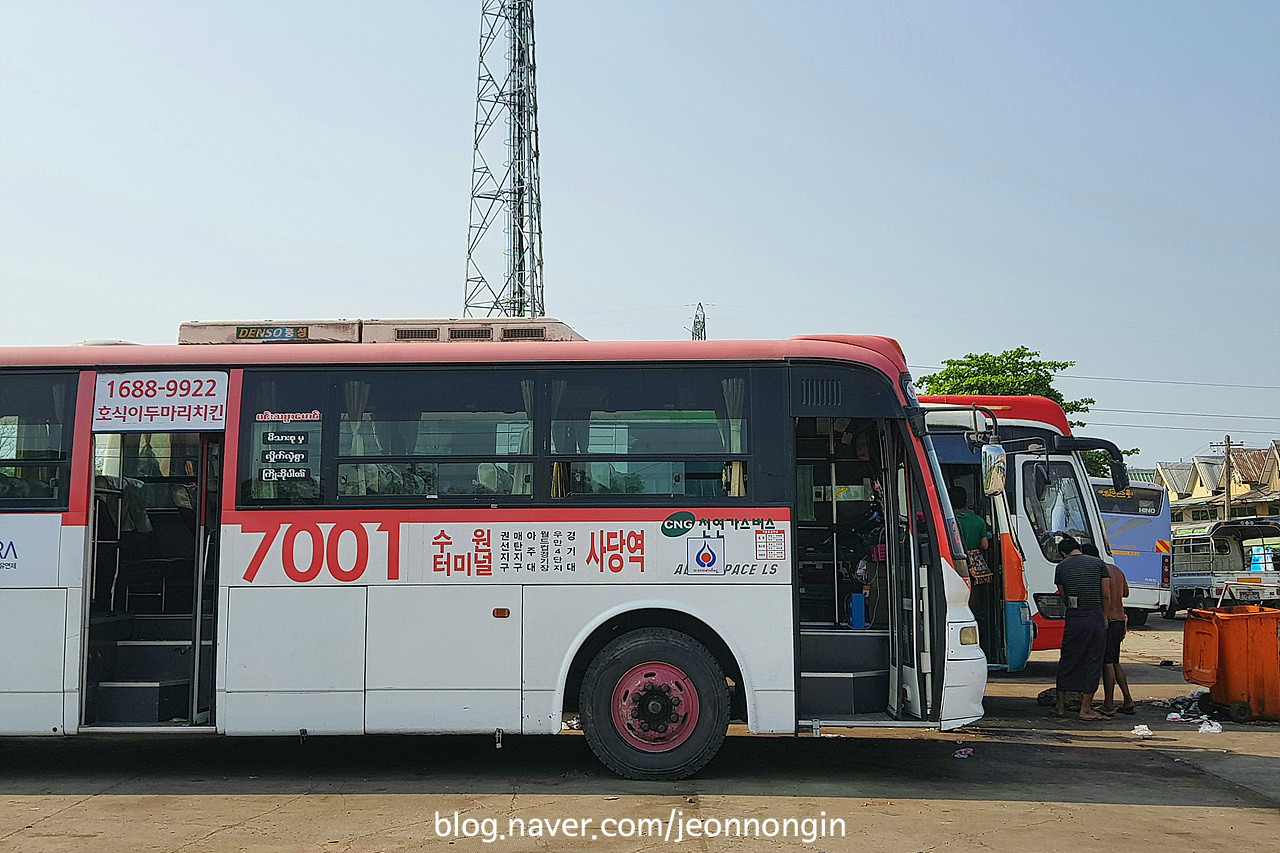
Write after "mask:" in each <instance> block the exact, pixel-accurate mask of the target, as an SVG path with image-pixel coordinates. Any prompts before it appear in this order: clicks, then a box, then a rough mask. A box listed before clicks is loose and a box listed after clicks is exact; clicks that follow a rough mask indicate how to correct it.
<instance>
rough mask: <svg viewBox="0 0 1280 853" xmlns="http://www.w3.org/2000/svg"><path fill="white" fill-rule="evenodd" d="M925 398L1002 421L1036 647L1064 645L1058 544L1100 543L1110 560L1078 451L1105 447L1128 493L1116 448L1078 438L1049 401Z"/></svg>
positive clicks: (1009, 486)
mask: <svg viewBox="0 0 1280 853" xmlns="http://www.w3.org/2000/svg"><path fill="white" fill-rule="evenodd" d="M920 401H921V402H922V403H924V404H925V405H930V404H946V405H951V406H982V407H985V408H987V409H990V410H991V411H992V412H993V413H994V414H995V416H996V417H997V418H999V421H1000V442H1001V444H1002V446H1003V447H1004V448H1005V450H1006V452H1007V454H1008V478H1007V480H1006V486H1005V491H1006V498H1007V504H1008V508H1009V510H1010V511H1011V512H1012V513H1013V514H1014V518H1015V521H1014V524H1015V526H1016V528H1017V533H1018V540H1019V541H1020V542H1023V543H1026V545H1025V548H1024V549H1023V554H1022V556H1023V561H1024V562H1023V574H1024V576H1025V578H1026V588H1027V592H1028V593H1030V599H1031V602H1030V603H1031V606H1032V609H1033V611H1034V612H1033V615H1032V617H1031V618H1032V620H1033V622H1034V623H1035V626H1036V631H1035V638H1034V642H1033V644H1032V648H1033V649H1036V650H1041V649H1057V648H1060V647H1061V646H1062V627H1063V620H1064V618H1065V616H1066V609H1065V607H1064V606H1063V604H1062V602H1061V600H1060V599H1059V596H1058V594H1057V586H1056V585H1055V584H1054V582H1053V575H1054V570H1055V569H1056V568H1057V565H1058V563H1059V562H1061V560H1062V556H1061V555H1060V554H1059V553H1058V542H1059V541H1061V539H1062V537H1063V536H1065V535H1070V536H1071V537H1073V538H1074V539H1076V540H1077V541H1078V542H1088V543H1092V544H1094V545H1096V546H1097V547H1098V550H1099V553H1100V554H1101V555H1102V556H1103V558H1104V559H1107V560H1111V559H1112V558H1111V553H1110V550H1109V547H1108V544H1107V537H1106V527H1105V526H1104V524H1103V519H1102V514H1101V512H1100V511H1099V509H1098V500H1097V495H1096V494H1095V493H1094V489H1093V486H1092V484H1091V483H1090V481H1089V473H1088V470H1087V469H1086V468H1085V466H1084V460H1083V459H1082V458H1081V457H1080V453H1081V451H1084V450H1105V451H1106V452H1107V454H1108V455H1109V456H1110V459H1111V473H1112V478H1113V485H1114V486H1115V488H1116V489H1117V490H1120V491H1123V490H1125V489H1127V488H1128V486H1129V478H1128V475H1127V473H1126V471H1125V467H1124V458H1123V456H1122V455H1121V453H1120V450H1119V448H1117V447H1116V445H1115V444H1113V443H1112V442H1110V441H1106V440H1105V439H1097V438H1083V437H1080V436H1073V435H1072V434H1071V424H1070V423H1069V422H1068V421H1067V416H1066V414H1065V413H1064V412H1063V411H1062V407H1061V406H1059V405H1058V404H1057V403H1056V402H1054V401H1053V400H1050V399H1048V398H1045V397H1031V396H1027V397H1008V396H983V395H969V394H948V395H941V396H923V397H921V398H920Z"/></svg>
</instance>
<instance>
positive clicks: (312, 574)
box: [0, 320, 1087, 779]
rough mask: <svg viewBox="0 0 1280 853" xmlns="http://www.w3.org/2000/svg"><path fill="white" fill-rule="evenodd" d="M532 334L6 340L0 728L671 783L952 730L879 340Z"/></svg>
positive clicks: (949, 630)
mask: <svg viewBox="0 0 1280 853" xmlns="http://www.w3.org/2000/svg"><path fill="white" fill-rule="evenodd" d="M540 322H542V321H536V322H535V321H528V320H526V321H524V323H525V326H526V327H527V328H523V327H521V326H520V324H519V323H515V322H513V321H506V325H505V326H503V327H502V328H501V334H498V333H497V332H495V331H494V327H493V326H492V325H491V324H486V323H485V322H484V321H471V322H468V321H453V322H452V323H451V324H450V323H443V322H442V323H440V324H437V325H436V326H435V327H430V328H429V327H428V326H429V324H427V323H425V321H423V322H420V323H417V324H406V326H405V328H404V329H395V330H394V334H387V335H386V336H384V337H383V338H381V340H384V341H396V340H399V341H402V342H400V343H396V342H383V343H368V342H367V341H368V340H369V338H370V337H374V336H373V335H372V333H371V332H372V331H373V327H372V326H370V330H371V331H370V333H369V334H366V335H363V336H362V335H361V333H360V326H359V324H358V323H357V324H355V326H354V328H355V332H354V339H355V340H357V341H360V340H361V339H362V338H363V341H365V342H352V343H320V342H315V341H317V340H319V339H321V338H322V337H323V336H324V329H323V328H321V324H315V328H314V329H313V328H311V327H310V326H309V324H307V323H296V324H287V325H286V324H257V325H252V324H250V325H244V326H238V327H237V326H228V327H226V329H225V333H226V334H225V336H223V337H220V336H219V332H218V330H217V329H216V328H212V327H208V326H206V327H203V328H201V329H199V330H196V331H198V332H199V335H196V334H195V333H194V332H193V333H192V334H191V335H190V336H189V337H190V338H191V339H199V340H220V339H221V340H226V341H243V342H244V343H222V344H218V343H211V344H204V345H181V344H180V345H174V346H93V345H86V346H71V347H60V348H13V349H0V649H3V654H0V734H10V735H37V734H44V735H72V734H76V733H88V732H119V731H127V732H132V733H144V732H145V733H156V734H161V733H166V732H177V731H191V730H205V731H208V732H217V733H222V734H226V735H269V734H286V735H289V734H291V735H298V734H299V733H302V734H313V735H322V734H352V733H361V732H414V733H467V732H470V733H477V732H484V733H491V734H496V735H497V737H498V738H499V739H500V738H501V736H502V733H504V732H507V733H524V734H553V733H557V732H560V731H561V730H562V728H563V727H565V726H566V723H568V722H571V721H572V720H573V719H575V718H577V719H578V720H580V724H581V727H582V729H583V730H584V732H585V734H586V737H587V739H588V741H589V743H590V745H591V748H592V749H593V750H594V751H595V753H596V755H598V756H599V757H600V759H601V760H602V761H603V762H604V763H605V764H606V765H608V766H609V767H610V768H612V769H613V770H615V771H616V772H618V773H620V774H622V775H625V776H628V777H632V778H648V779H673V778H680V777H683V776H686V775H689V774H691V773H693V772H695V771H697V770H698V769H699V768H700V767H702V766H703V765H704V764H705V763H706V762H707V761H708V760H710V759H711V757H712V756H713V755H714V754H715V752H716V750H717V749H718V748H719V746H720V744H721V742H722V740H723V738H724V737H725V734H726V729H727V726H728V725H729V723H730V721H742V722H745V724H746V726H747V727H748V729H749V730H750V731H751V732H756V733H787V734H794V733H800V732H809V731H813V732H815V733H816V732H817V731H818V729H819V728H820V727H821V726H823V725H826V726H920V727H934V728H938V727H941V728H943V729H950V728H954V727H956V726H960V725H963V724H965V723H968V722H971V721H973V720H976V719H978V718H979V717H980V716H981V714H982V695H983V690H984V687H985V681H986V670H987V662H986V660H985V658H984V656H983V653H982V651H981V649H980V647H979V645H978V637H977V629H976V627H975V623H974V620H973V616H972V614H971V613H970V611H969V609H968V606H967V604H966V602H967V600H968V593H969V591H968V588H967V586H966V581H965V578H964V576H963V573H964V572H965V567H964V559H963V553H962V551H961V549H960V546H959V544H958V541H957V537H954V536H951V535H949V533H948V531H953V530H954V527H955V525H954V520H953V519H952V518H951V516H950V509H949V507H948V502H947V500H946V499H945V497H946V496H945V494H942V495H941V496H940V494H939V484H940V482H941V478H940V475H939V472H938V467H937V463H936V459H935V458H934V456H933V454H932V451H931V440H930V439H929V437H928V436H927V435H926V434H925V433H924V429H923V423H924V419H923V416H922V415H920V409H919V407H918V404H917V402H916V400H915V397H914V392H913V391H912V389H911V385H910V377H909V375H908V372H907V368H906V362H905V359H904V358H903V355H902V353H901V350H900V349H899V347H898V346H897V344H896V343H895V342H893V341H891V340H889V339H887V338H880V337H848V336H824V337H805V338H795V339H792V340H787V341H751V342H679V343H659V342H648V343H636V342H627V343H593V342H587V341H583V340H580V339H578V340H572V339H569V340H539V338H549V337H552V335H550V334H548V333H547V327H546V324H545V323H544V324H543V325H541V326H539V325H538V324H539V323H540ZM330 325H332V324H330ZM382 325H383V326H386V325H388V324H385V323H384V324H382ZM431 328H434V329H435V331H434V333H432V332H431ZM382 331H383V332H385V331H386V329H385V328H384V329H382ZM401 332H404V333H403V334H402V333H401ZM485 337H490V338H494V339H493V340H490V341H488V342H483V341H479V342H477V341H476V339H481V338H485ZM565 337H570V338H572V337H576V336H572V335H568V336H565ZM277 341H290V342H289V343H281V342H277ZM461 341H468V342H465V343H464V342H461ZM1086 492H1087V490H1086ZM940 498H941V499H940Z"/></svg>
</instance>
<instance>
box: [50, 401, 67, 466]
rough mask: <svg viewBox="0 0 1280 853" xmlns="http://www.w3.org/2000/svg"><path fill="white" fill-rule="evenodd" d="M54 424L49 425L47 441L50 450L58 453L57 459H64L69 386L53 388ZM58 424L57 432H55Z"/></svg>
mask: <svg viewBox="0 0 1280 853" xmlns="http://www.w3.org/2000/svg"><path fill="white" fill-rule="evenodd" d="M51 390H52V391H53V421H54V422H53V423H51V424H49V425H48V433H47V436H46V440H47V442H48V447H49V449H50V450H55V451H57V452H58V455H57V457H56V458H58V459H63V458H65V456H66V454H65V452H64V448H63V447H62V433H63V430H64V429H65V428H66V423H67V386H66V385H64V384H63V383H61V382H57V383H54V386H53V388H52V389H51ZM55 424H56V431H55Z"/></svg>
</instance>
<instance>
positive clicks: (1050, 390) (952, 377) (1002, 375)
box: [919, 347, 1138, 477]
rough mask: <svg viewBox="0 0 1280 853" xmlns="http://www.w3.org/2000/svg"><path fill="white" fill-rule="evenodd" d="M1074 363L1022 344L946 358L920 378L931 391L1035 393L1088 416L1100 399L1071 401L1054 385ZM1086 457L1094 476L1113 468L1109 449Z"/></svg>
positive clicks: (1068, 410)
mask: <svg viewBox="0 0 1280 853" xmlns="http://www.w3.org/2000/svg"><path fill="white" fill-rule="evenodd" d="M1074 366H1075V362H1074V361H1048V360H1046V359H1043V358H1041V357H1040V353H1039V351H1037V350H1032V349H1028V348H1027V347H1018V348H1017V349H1011V350H1005V351H1004V352H1002V353H995V354H993V353H989V352H984V353H982V354H981V355H978V354H975V353H969V354H968V355H966V356H965V357H964V358H949V359H946V360H945V361H943V362H942V370H940V371H938V372H937V373H933V374H930V375H929V376H921V377H920V380H919V381H920V385H921V387H923V388H924V390H925V392H926V393H928V394H1000V395H1010V396H1019V397H1021V396H1027V395H1035V396H1037V397H1048V398H1049V399H1050V400H1053V401H1054V402H1055V403H1057V404H1058V405H1059V406H1061V407H1062V411H1064V412H1066V413H1067V415H1068V416H1070V415H1084V414H1088V412H1089V407H1090V406H1092V405H1093V404H1094V403H1095V402H1097V401H1096V400H1094V399H1093V398H1092V397H1082V398H1080V399H1079V400H1068V399H1067V398H1066V397H1064V396H1063V395H1062V392H1061V391H1059V390H1058V389H1057V388H1055V387H1054V386H1053V377H1054V376H1055V375H1056V374H1058V373H1062V372H1063V371H1065V370H1067V369H1068V368H1071V367H1074ZM1068 422H1069V423H1070V424H1071V425H1072V426H1073V427H1081V426H1084V425H1085V422H1084V421H1081V420H1069V421H1068ZM1137 452H1138V449H1137V448H1134V449H1132V450H1126V451H1124V453H1125V455H1126V456H1128V455H1131V454H1134V453H1137ZM1083 457H1084V463H1085V467H1086V468H1087V469H1088V471H1089V474H1090V476H1094V477H1103V476H1106V474H1107V471H1108V470H1109V469H1108V466H1107V454H1106V453H1105V452H1103V451H1101V450H1090V451H1088V452H1086V453H1084V454H1083Z"/></svg>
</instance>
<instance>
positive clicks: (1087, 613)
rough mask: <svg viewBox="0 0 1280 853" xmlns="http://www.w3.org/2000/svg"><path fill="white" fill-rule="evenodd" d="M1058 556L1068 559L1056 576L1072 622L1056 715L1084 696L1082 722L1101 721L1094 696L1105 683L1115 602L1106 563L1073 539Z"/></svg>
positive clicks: (1067, 538) (1067, 626) (1065, 630)
mask: <svg viewBox="0 0 1280 853" xmlns="http://www.w3.org/2000/svg"><path fill="white" fill-rule="evenodd" d="M1058 553H1059V554H1061V555H1062V557H1063V560H1062V562H1060V563H1058V568H1057V569H1056V570H1055V571H1054V573H1053V581H1054V583H1055V584H1057V585H1058V595H1060V596H1062V600H1063V602H1064V603H1065V604H1066V606H1067V618H1066V624H1065V625H1064V626H1063V630H1062V652H1061V656H1060V657H1059V659H1058V689H1057V694H1058V695H1057V706H1056V707H1055V708H1054V715H1055V716H1059V717H1061V716H1063V714H1065V713H1066V705H1067V694H1068V693H1080V694H1083V695H1082V696H1081V699H1080V719H1082V720H1088V721H1092V720H1101V719H1104V718H1103V715H1102V714H1099V713H1098V712H1097V711H1095V710H1093V694H1095V693H1097V692H1098V682H1099V681H1101V680H1102V664H1103V657H1104V655H1105V654H1106V648H1107V620H1106V617H1105V616H1104V612H1105V609H1106V605H1107V603H1108V602H1109V601H1110V599H1111V575H1110V573H1109V572H1108V571H1107V564H1106V563H1104V562H1102V560H1100V559H1098V558H1097V557H1090V556H1088V555H1086V554H1084V553H1082V552H1081V550H1080V543H1079V542H1077V541H1076V540H1075V539H1073V538H1071V537H1070V536H1064V537H1063V538H1062V540H1061V541H1060V542H1059V543H1058Z"/></svg>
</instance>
